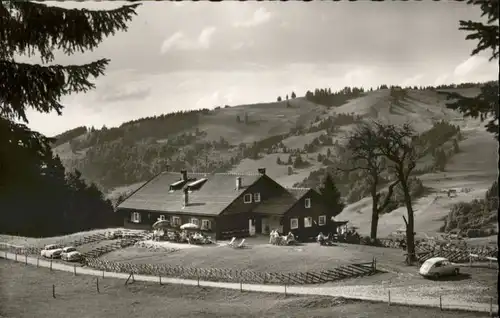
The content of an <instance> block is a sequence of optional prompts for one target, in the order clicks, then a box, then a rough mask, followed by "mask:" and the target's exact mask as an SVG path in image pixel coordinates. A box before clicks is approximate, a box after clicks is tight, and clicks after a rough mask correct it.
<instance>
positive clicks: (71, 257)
mask: <svg viewBox="0 0 500 318" xmlns="http://www.w3.org/2000/svg"><path fill="white" fill-rule="evenodd" d="M81 258H82V254H80V252H78V251H77V250H76V248H74V247H73V246H67V247H65V248H63V250H62V253H61V259H62V260H63V261H68V262H76V261H79V260H80V259H81Z"/></svg>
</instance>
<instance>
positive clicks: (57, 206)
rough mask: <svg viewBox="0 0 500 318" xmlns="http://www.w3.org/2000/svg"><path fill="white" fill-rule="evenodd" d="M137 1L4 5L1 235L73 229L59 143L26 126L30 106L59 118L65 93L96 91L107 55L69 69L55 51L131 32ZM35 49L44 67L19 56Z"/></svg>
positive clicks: (0, 35) (0, 24) (0, 10)
mask: <svg viewBox="0 0 500 318" xmlns="http://www.w3.org/2000/svg"><path fill="white" fill-rule="evenodd" d="M137 6H139V4H134V5H127V6H123V7H120V8H117V9H113V10H108V11H105V10H98V11H92V10H83V9H80V10H79V9H64V8H60V7H55V6H50V5H47V4H44V3H35V2H27V1H1V2H0V101H1V103H0V211H2V213H5V214H8V217H5V215H4V217H2V219H3V220H4V221H2V222H1V223H0V231H1V232H4V233H12V234H19V235H27V236H33V235H38V236H45V235H55V234H62V233H67V232H69V231H72V230H74V229H70V227H69V226H68V223H71V220H73V217H74V216H75V215H76V210H75V209H73V208H72V207H74V206H76V205H75V204H73V205H71V204H70V203H72V201H71V200H70V199H69V198H71V197H72V196H71V195H70V194H71V189H70V188H69V187H68V186H67V180H66V179H65V173H64V168H63V167H62V164H61V161H60V160H59V158H58V157H57V156H54V155H53V154H52V151H51V148H50V146H51V143H53V142H55V140H54V139H52V138H47V137H45V136H43V135H42V134H40V133H37V132H35V131H32V130H31V129H29V128H28V127H27V126H26V124H27V123H28V118H27V110H28V109H29V108H31V109H34V110H35V111H38V112H41V113H51V112H56V113H57V114H59V115H61V114H62V110H63V108H64V106H63V105H62V104H61V98H62V97H63V96H65V95H68V94H72V93H79V92H80V93H84V92H87V91H88V90H90V89H92V88H94V84H93V83H92V82H90V79H91V78H92V77H93V78H96V77H99V76H100V75H103V74H104V70H105V67H106V66H107V64H108V63H109V60H108V59H100V60H97V61H94V62H90V63H88V64H83V65H67V66H64V65H59V64H54V63H52V62H53V61H54V50H56V49H58V50H60V51H61V52H63V53H65V54H67V55H71V54H73V53H74V52H76V51H80V52H85V51H88V50H93V49H95V48H96V47H97V46H98V45H99V44H100V43H101V42H102V41H103V40H104V38H105V37H106V36H109V35H112V34H114V33H115V32H117V31H125V30H126V29H127V25H126V22H127V21H129V20H131V18H132V16H133V15H135V8H136V7H137ZM33 54H37V55H39V57H40V58H41V62H42V64H41V65H39V64H28V63H21V62H17V61H16V59H17V57H18V56H19V55H33ZM96 189H97V188H96ZM97 191H98V190H97ZM97 193H99V198H100V199H101V200H102V194H100V192H99V191H98V192H95V190H94V192H93V195H97ZM83 202H84V203H86V202H87V201H83ZM103 202H105V201H103ZM73 203H74V202H73ZM103 204H104V203H103ZM94 207H95V206H94ZM90 208H91V207H87V206H85V207H84V206H80V209H90ZM108 211H109V210H108ZM99 212H102V211H99ZM7 220H8V221H7ZM94 221H95V219H94V220H93V221H92V222H94ZM74 224H78V226H80V228H81V227H85V226H88V225H89V223H87V224H85V225H82V224H80V223H76V222H74Z"/></svg>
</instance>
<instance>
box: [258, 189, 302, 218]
mask: <svg viewBox="0 0 500 318" xmlns="http://www.w3.org/2000/svg"><path fill="white" fill-rule="evenodd" d="M286 190H287V192H284V193H283V194H281V195H280V196H277V197H273V198H270V199H268V200H265V201H262V203H261V204H259V205H258V206H257V207H255V208H254V209H253V212H255V213H261V214H268V215H284V214H285V213H286V212H287V211H288V210H289V209H290V208H291V207H292V206H293V205H294V204H295V203H296V202H297V201H298V200H300V199H301V198H302V197H303V196H304V195H305V194H306V193H307V192H309V190H311V189H310V188H286Z"/></svg>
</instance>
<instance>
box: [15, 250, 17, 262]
mask: <svg viewBox="0 0 500 318" xmlns="http://www.w3.org/2000/svg"><path fill="white" fill-rule="evenodd" d="M15 261H16V262H17V251H16V257H15Z"/></svg>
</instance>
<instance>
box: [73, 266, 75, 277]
mask: <svg viewBox="0 0 500 318" xmlns="http://www.w3.org/2000/svg"><path fill="white" fill-rule="evenodd" d="M73 275H74V276H76V264H75V265H73Z"/></svg>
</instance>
